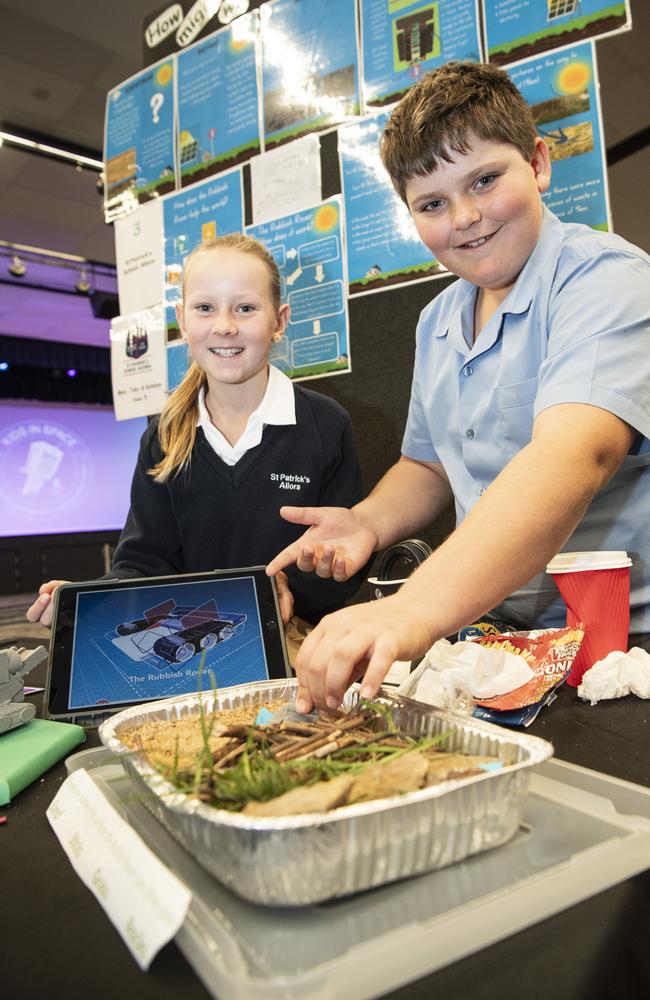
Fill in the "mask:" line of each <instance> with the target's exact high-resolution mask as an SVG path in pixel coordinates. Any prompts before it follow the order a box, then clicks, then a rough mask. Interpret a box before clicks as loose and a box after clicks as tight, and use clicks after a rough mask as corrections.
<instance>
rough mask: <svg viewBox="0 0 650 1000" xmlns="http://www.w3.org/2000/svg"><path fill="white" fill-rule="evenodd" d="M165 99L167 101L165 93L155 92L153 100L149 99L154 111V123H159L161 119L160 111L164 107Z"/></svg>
mask: <svg viewBox="0 0 650 1000" xmlns="http://www.w3.org/2000/svg"><path fill="white" fill-rule="evenodd" d="M164 101H165V95H164V94H154V95H153V97H152V98H151V100H150V101H149V104H150V105H151V110H152V112H153V123H154V125H157V124H158V121H159V118H158V112H159V111H160V109H161V108H162V106H163V103H164Z"/></svg>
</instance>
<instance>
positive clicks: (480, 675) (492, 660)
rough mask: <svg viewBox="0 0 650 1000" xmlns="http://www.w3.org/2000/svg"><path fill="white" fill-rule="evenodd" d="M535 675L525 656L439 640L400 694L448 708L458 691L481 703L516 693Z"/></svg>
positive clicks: (474, 644) (401, 688)
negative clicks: (487, 699) (515, 691)
mask: <svg viewBox="0 0 650 1000" xmlns="http://www.w3.org/2000/svg"><path fill="white" fill-rule="evenodd" d="M532 676H533V672H532V670H531V669H530V667H529V666H528V664H527V663H526V661H525V660H524V659H523V657H521V656H515V655H514V654H513V653H509V652H507V651H506V650H504V649H494V648H493V647H490V646H481V645H479V644H478V643H474V642H457V643H454V644H452V643H450V642H449V641H448V640H447V639H439V640H438V642H436V643H434V645H433V646H432V647H431V649H430V650H429V651H428V652H427V653H426V655H425V656H424V659H423V660H422V662H421V663H420V664H419V665H418V667H417V669H416V670H415V671H414V672H413V673H412V674H411V675H410V676H409V677H408V678H407V679H406V680H405V681H404V683H403V684H401V685H400V688H399V693H400V694H403V695H407V696H409V697H412V698H417V699H418V700H419V701H425V702H427V703H428V704H431V705H436V706H437V707H438V708H449V707H452V706H453V704H454V702H455V699H456V698H457V695H458V692H465V693H467V695H469V696H470V697H471V698H475V699H479V700H481V701H482V700H484V699H486V698H494V697H497V696H498V695H502V694H507V693H508V692H509V691H514V690H515V689H516V688H518V687H521V685H522V684H526V683H527V682H528V681H529V680H530V679H531V678H532Z"/></svg>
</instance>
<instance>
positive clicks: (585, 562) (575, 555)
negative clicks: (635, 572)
mask: <svg viewBox="0 0 650 1000" xmlns="http://www.w3.org/2000/svg"><path fill="white" fill-rule="evenodd" d="M631 565H632V560H631V559H630V557H629V556H628V554H627V552H614V551H610V552H560V553H558V555H556V556H555V558H554V559H551V561H550V563H549V564H548V566H547V567H546V572H547V573H584V572H586V571H587V570H593V569H622V568H624V567H626V566H631Z"/></svg>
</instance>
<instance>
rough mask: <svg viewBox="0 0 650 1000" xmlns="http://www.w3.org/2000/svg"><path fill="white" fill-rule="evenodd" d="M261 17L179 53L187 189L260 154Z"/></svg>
mask: <svg viewBox="0 0 650 1000" xmlns="http://www.w3.org/2000/svg"><path fill="white" fill-rule="evenodd" d="M258 23H259V16H258V14H257V12H254V13H252V14H250V15H247V16H245V17H239V18H237V20H236V21H235V22H234V24H232V25H229V26H228V27H227V28H223V29H222V30H221V31H218V32H217V33H216V34H214V35H210V36H209V37H208V38H206V39H205V40H204V41H202V42H199V43H197V44H196V45H192V46H191V47H190V48H189V49H186V50H185V51H184V52H181V53H179V55H178V57H177V58H178V156H179V168H180V174H181V184H182V185H183V187H185V186H187V185H188V184H192V183H194V182H195V181H198V180H201V179H202V178H204V177H207V176H208V175H210V174H214V173H216V172H217V171H219V170H224V169H226V168H229V167H232V166H235V165H236V164H237V163H241V162H242V161H243V160H247V159H250V157H251V156H253V155H255V154H256V153H259V151H260V121H259V118H260V109H259V102H258V93H257V62H256V47H257V39H258V30H257V29H258Z"/></svg>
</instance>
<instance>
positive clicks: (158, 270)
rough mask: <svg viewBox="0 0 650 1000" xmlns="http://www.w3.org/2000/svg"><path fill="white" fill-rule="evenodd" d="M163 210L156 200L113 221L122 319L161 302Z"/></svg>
mask: <svg viewBox="0 0 650 1000" xmlns="http://www.w3.org/2000/svg"><path fill="white" fill-rule="evenodd" d="M163 244H164V240H163V207H162V201H161V200H160V199H159V198H158V199H156V200H154V201H150V202H147V204H145V205H141V206H140V207H139V208H138V210H137V211H136V212H133V213H132V214H131V215H127V216H125V218H123V219H117V220H116V221H115V263H116V267H117V291H118V295H119V297H120V312H121V313H122V315H123V316H126V315H128V314H129V313H133V312H137V310H138V309H146V308H148V307H149V306H155V305H158V304H159V303H161V302H162V300H163V284H164V270H165V265H164V261H163Z"/></svg>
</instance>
